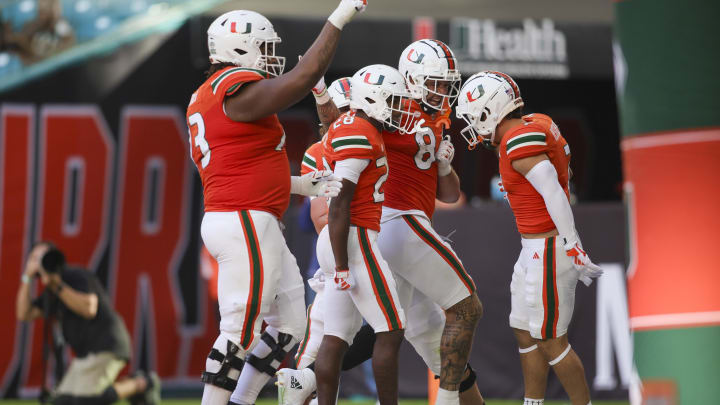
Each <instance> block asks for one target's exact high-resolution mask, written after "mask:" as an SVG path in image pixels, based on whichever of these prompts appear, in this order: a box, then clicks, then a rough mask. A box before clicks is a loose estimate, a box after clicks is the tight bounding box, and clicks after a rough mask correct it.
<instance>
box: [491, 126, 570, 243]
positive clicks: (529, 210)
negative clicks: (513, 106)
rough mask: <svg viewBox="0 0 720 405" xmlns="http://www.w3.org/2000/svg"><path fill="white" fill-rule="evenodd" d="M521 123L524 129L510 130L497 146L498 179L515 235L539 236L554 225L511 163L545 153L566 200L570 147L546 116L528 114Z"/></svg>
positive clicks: (534, 192) (536, 195)
mask: <svg viewBox="0 0 720 405" xmlns="http://www.w3.org/2000/svg"><path fill="white" fill-rule="evenodd" d="M523 120H524V121H525V125H523V126H519V127H516V128H514V129H512V130H511V131H510V132H508V133H507V134H506V135H505V137H504V138H503V140H502V142H500V146H499V148H498V155H499V161H500V177H501V178H502V184H503V187H504V188H505V191H507V197H508V201H509V202H510V207H511V208H512V210H513V213H514V214H515V222H516V223H517V227H518V231H520V233H543V232H548V231H551V230H553V229H555V223H554V222H553V221H552V218H550V214H549V213H548V211H547V208H545V200H543V198H542V196H541V195H540V193H538V192H537V190H535V187H533V186H532V184H530V182H529V181H528V180H527V179H526V178H525V176H523V175H522V174H520V173H518V172H517V171H515V169H513V167H512V161H513V160H515V159H520V158H524V157H529V156H535V155H539V154H541V153H545V154H546V155H547V156H548V157H549V158H550V162H551V163H552V164H553V166H555V170H556V171H557V173H558V180H559V182H560V185H561V186H562V188H563V190H565V194H566V195H567V196H568V198H569V195H570V193H569V191H568V181H569V173H568V172H569V166H570V146H569V145H568V144H567V142H566V141H565V138H563V137H562V135H561V134H560V130H559V129H558V127H557V125H555V123H554V122H553V121H552V119H551V118H550V117H548V116H547V115H544V114H529V115H526V116H524V117H523Z"/></svg>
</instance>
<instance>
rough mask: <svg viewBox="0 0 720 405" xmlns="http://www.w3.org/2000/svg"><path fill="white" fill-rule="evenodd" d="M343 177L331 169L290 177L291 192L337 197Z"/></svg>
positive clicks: (310, 195) (311, 195) (312, 195)
mask: <svg viewBox="0 0 720 405" xmlns="http://www.w3.org/2000/svg"><path fill="white" fill-rule="evenodd" d="M341 188H342V179H341V178H339V177H337V176H335V175H334V174H333V172H332V171H330V170H321V171H316V172H315V171H314V172H310V173H306V174H304V175H302V176H292V177H290V193H292V194H300V195H304V196H308V197H337V195H338V194H340V189H341Z"/></svg>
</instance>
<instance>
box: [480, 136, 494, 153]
mask: <svg viewBox="0 0 720 405" xmlns="http://www.w3.org/2000/svg"><path fill="white" fill-rule="evenodd" d="M482 146H483V148H485V149H487V150H491V151H493V152H494V151H496V150H497V146H495V145H493V144H492V142H491V141H490V140H489V139H485V138H483V141H482Z"/></svg>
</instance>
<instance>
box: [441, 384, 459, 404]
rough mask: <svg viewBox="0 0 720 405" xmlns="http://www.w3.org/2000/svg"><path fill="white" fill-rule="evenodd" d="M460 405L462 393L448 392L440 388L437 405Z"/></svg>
mask: <svg viewBox="0 0 720 405" xmlns="http://www.w3.org/2000/svg"><path fill="white" fill-rule="evenodd" d="M458 404H460V391H448V390H446V389H442V388H438V393H437V397H436V398H435V405H458Z"/></svg>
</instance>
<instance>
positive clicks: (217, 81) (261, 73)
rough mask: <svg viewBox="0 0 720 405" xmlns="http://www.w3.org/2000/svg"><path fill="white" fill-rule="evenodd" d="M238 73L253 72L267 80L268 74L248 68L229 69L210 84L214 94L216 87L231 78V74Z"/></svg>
mask: <svg viewBox="0 0 720 405" xmlns="http://www.w3.org/2000/svg"><path fill="white" fill-rule="evenodd" d="M238 72H253V73H257V74H259V75H260V76H262V77H265V78H267V75H266V73H265V72H263V71H262V70H257V69H248V68H242V67H236V68H231V69H228V70H226V71H225V72H223V73H222V74H221V75H220V76H218V77H216V78H215V80H213V81H212V83H210V87H212V91H213V93H215V91H216V87H217V86H218V85H219V84H220V82H222V81H223V80H224V79H225V78H226V77H228V76H230V75H231V74H233V73H238Z"/></svg>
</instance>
